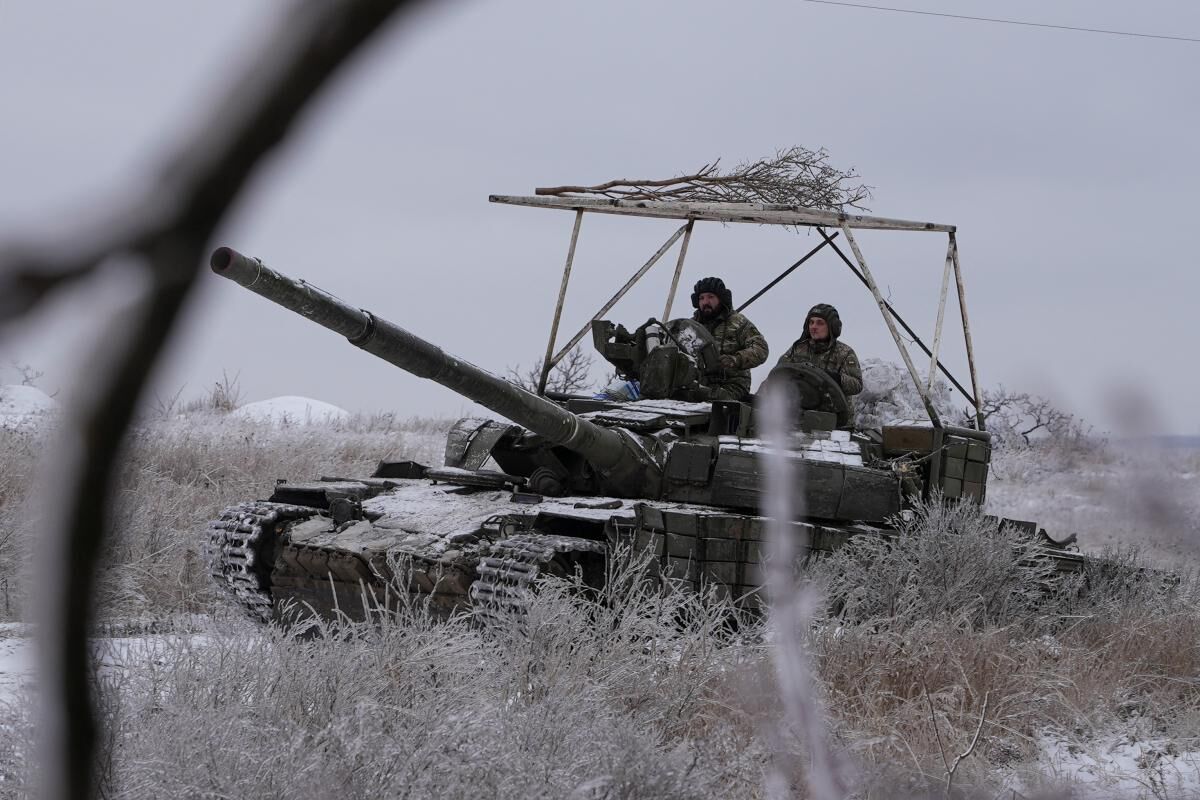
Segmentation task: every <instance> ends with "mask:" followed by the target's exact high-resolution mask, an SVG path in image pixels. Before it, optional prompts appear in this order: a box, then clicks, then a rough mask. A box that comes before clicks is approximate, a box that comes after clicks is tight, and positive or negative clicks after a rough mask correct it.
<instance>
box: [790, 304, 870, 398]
mask: <svg viewBox="0 0 1200 800" xmlns="http://www.w3.org/2000/svg"><path fill="white" fill-rule="evenodd" d="M841 335H842V318H841V317H840V316H839V315H838V311H837V309H836V308H834V307H833V306H831V305H829V304H828V303H817V304H816V305H815V306H813V307H812V308H811V309H809V312H808V316H806V317H805V318H804V333H803V334H801V336H800V338H799V339H797V340H796V341H795V342H793V343H792V346H791V347H789V348H788V350H787V352H786V353H784V354H783V355H782V356H780V358H779V363H780V364H812V365H813V366H815V367H819V368H820V369H823V370H825V372H826V373H827V374H828V375H829V377H831V378H833V379H834V380H835V381H837V384H838V386H840V387H842V392H843V393H844V394H845V395H846V404H847V406H849V412H850V419H851V420H853V419H854V401H853V400H851V399H850V398H851V396H852V395H856V394H858V393H859V392H861V391H862V390H863V380H862V368H861V367H860V366H859V364H858V356H857V355H855V353H854V349H853V348H852V347H850V345H848V344H846V343H845V342H839V341H838V337H840V336H841ZM822 410H826V411H831V410H832V409H822Z"/></svg>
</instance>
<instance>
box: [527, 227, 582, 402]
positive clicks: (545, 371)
mask: <svg viewBox="0 0 1200 800" xmlns="http://www.w3.org/2000/svg"><path fill="white" fill-rule="evenodd" d="M582 223H583V209H582V208H581V209H578V210H577V211H576V212H575V227H574V228H573V229H572V230H571V246H570V247H569V248H567V263H566V264H565V265H564V266H563V276H562V285H561V286H560V287H559V289H558V303H557V305H555V306H554V322H552V323H551V324H550V341H548V342H546V356H545V358H543V359H542V376H541V377H540V378H538V389H537V393H538V394H540V395H545V394H546V381H547V380H548V379H549V378H550V368H551V367H552V366H554V365H553V364H551V363H550V354H551V353H553V352H554V340H555V339H556V338H558V321H559V320H560V319H562V310H563V301H565V300H566V299H567V282H568V281H570V280H571V264H573V263H574V261H575V243H576V242H577V241H579V226H580V225H581V224H582Z"/></svg>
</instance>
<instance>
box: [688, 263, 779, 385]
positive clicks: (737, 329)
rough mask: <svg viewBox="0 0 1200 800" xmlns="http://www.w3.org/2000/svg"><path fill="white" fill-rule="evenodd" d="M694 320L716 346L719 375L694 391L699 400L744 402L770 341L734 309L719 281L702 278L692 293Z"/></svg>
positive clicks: (723, 286)
mask: <svg viewBox="0 0 1200 800" xmlns="http://www.w3.org/2000/svg"><path fill="white" fill-rule="evenodd" d="M692 308H694V309H696V313H694V314H693V315H692V318H693V319H694V320H696V321H697V322H699V323H700V324H701V325H703V326H704V327H705V328H706V329H707V330H708V332H709V333H710V334H712V337H713V341H714V342H715V343H716V346H717V353H718V355H719V356H720V363H721V369H720V372H719V373H717V374H715V375H711V376H709V377H708V378H707V380H706V384H707V385H702V386H699V387H697V388H696V389H694V390H693V395H694V396H695V397H696V399H698V400H745V399H746V398H747V397H748V396H749V395H750V370H751V368H753V367H757V366H758V365H759V364H762V363H763V362H764V361H766V360H767V352H768V351H767V340H766V339H765V338H763V335H762V334H761V333H759V332H758V328H756V327H754V323H753V322H751V321H750V320H748V319H747V318H746V317H745V316H744V315H742V314H739V313H738V312H737V311H734V309H733V295H732V293H730V291H729V290H728V289H726V288H725V282H724V281H723V280H721V279H720V278H701V279H700V280H698V281H696V285H695V287H694V289H693V291H692Z"/></svg>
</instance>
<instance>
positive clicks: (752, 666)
mask: <svg viewBox="0 0 1200 800" xmlns="http://www.w3.org/2000/svg"><path fill="white" fill-rule="evenodd" d="M444 427H445V424H444V423H440V424H432V423H426V422H415V423H398V422H396V421H394V420H389V419H385V418H375V419H357V420H354V421H352V422H351V423H348V424H346V425H342V426H338V427H337V428H332V429H331V428H325V427H314V428H308V427H293V428H282V429H278V428H277V429H271V428H264V427H261V426H258V425H254V424H252V423H238V422H234V421H232V420H231V419H230V418H228V417H225V416H220V415H211V414H205V415H200V416H196V417H189V418H185V419H181V420H180V419H176V420H164V421H159V422H154V423H150V424H148V425H147V426H145V427H143V428H141V429H139V430H138V431H137V432H136V434H135V435H134V437H133V439H132V440H131V442H130V444H129V447H128V450H127V454H126V457H125V461H124V466H123V469H122V473H121V482H120V487H119V490H120V492H121V502H120V504H119V510H118V512H117V522H118V525H117V533H116V536H115V537H114V541H113V542H112V543H111V550H110V553H109V559H108V564H109V565H108V567H107V568H106V576H105V580H104V581H103V586H104V597H103V601H104V609H105V613H106V615H108V616H110V617H118V618H130V617H138V618H143V619H145V618H149V619H151V620H156V621H157V622H158V624H159V626H160V628H165V629H168V630H169V629H171V627H172V626H174V627H175V629H176V633H174V634H170V635H162V634H159V635H155V636H153V637H147V638H143V639H139V640H124V641H123V640H112V639H109V640H103V641H102V642H101V646H102V647H104V648H106V652H107V656H106V659H107V662H108V663H109V665H110V666H109V667H108V668H105V669H102V670H101V671H100V677H99V680H100V682H101V686H102V691H101V697H102V702H103V717H104V720H105V722H106V730H107V731H108V736H109V739H108V742H107V744H106V754H107V756H106V758H107V760H106V762H105V774H106V780H107V781H108V784H107V785H108V787H109V796H112V797H151V796H153V797H164V796H167V797H170V796H192V797H220V796H237V797H260V796H261V797H276V796H278V797H283V796H287V797H321V796H329V795H337V796H345V797H401V796H412V797H427V796H438V797H472V798H475V797H479V796H481V795H482V796H488V797H506V798H507V797H577V798H603V797H760V796H764V794H765V792H766V790H765V788H764V787H765V785H766V783H765V779H764V775H765V773H766V771H767V770H768V769H769V767H770V765H771V764H772V763H779V753H781V752H783V753H785V754H790V758H791V762H792V763H795V764H799V765H800V769H803V765H804V764H805V763H806V760H807V752H808V751H807V745H806V743H805V742H804V741H803V738H802V736H801V735H800V734H799V733H797V732H795V730H794V729H789V727H788V726H787V725H786V724H784V725H781V724H780V723H781V722H784V723H786V722H787V721H786V720H781V716H782V712H781V710H780V707H779V702H778V698H779V696H780V695H779V692H778V691H777V688H776V687H775V685H774V682H775V678H774V674H775V672H774V671H773V670H772V669H771V665H770V661H769V657H770V654H771V652H772V644H771V642H772V641H773V639H772V635H771V634H769V633H766V631H765V629H764V628H763V625H762V622H761V621H760V620H747V619H741V620H740V621H738V622H737V623H736V624H733V621H732V620H733V618H732V617H731V612H730V610H729V609H728V608H727V607H724V606H722V605H721V604H719V603H715V602H705V601H703V600H702V599H698V598H696V597H694V596H689V595H685V594H682V593H679V592H675V591H671V590H667V591H665V592H664V591H660V590H659V589H657V588H655V587H653V586H648V585H647V584H645V583H643V582H641V581H639V580H636V579H634V578H635V576H636V575H637V574H638V571H637V564H636V559H631V558H626V559H625V560H623V561H621V562H620V563H621V564H623V565H624V566H623V567H621V572H620V574H619V576H617V578H615V579H614V580H612V581H611V582H610V588H609V589H608V590H607V591H606V593H605V594H604V595H602V596H600V597H591V598H589V597H587V596H585V595H584V594H583V593H581V592H579V591H577V590H576V588H577V587H572V586H571V585H570V582H566V583H561V582H559V583H556V582H551V583H549V584H548V585H546V586H545V587H543V591H542V593H541V594H540V595H539V597H538V600H537V601H536V604H535V606H534V608H533V610H532V613H531V616H530V618H529V621H528V624H527V625H526V631H525V633H523V634H522V633H518V632H517V631H493V632H492V633H485V632H483V631H482V630H481V629H480V628H479V627H478V626H476V625H474V624H472V620H471V619H469V618H467V617H462V618H457V619H454V620H451V621H450V622H449V623H434V622H433V621H432V620H431V619H430V618H429V616H428V615H426V614H425V613H424V611H423V609H421V608H419V607H418V608H410V609H408V610H407V612H406V613H404V614H402V615H400V616H398V617H388V618H383V619H380V620H378V621H377V622H376V623H375V624H371V625H354V624H349V623H343V624H336V625H325V626H322V627H320V628H319V629H318V630H314V631H310V632H309V635H307V636H297V635H293V634H288V633H284V632H282V631H280V630H277V629H267V630H264V629H257V628H253V627H250V626H249V625H248V623H244V622H242V621H241V620H240V619H237V618H233V617H229V616H227V613H226V611H225V610H224V606H223V605H221V604H220V603H219V602H217V601H216V598H215V597H213V595H212V594H211V592H210V589H209V587H208V582H207V579H206V578H205V576H204V574H203V571H202V568H201V564H200V563H199V558H198V544H199V541H200V537H201V536H202V535H203V532H204V529H205V523H206V521H207V520H208V519H210V518H211V517H212V516H214V515H215V514H216V513H217V512H218V511H219V510H220V508H221V507H223V506H224V505H226V504H228V503H231V502H235V501H238V500H242V499H245V498H248V497H255V496H263V495H264V494H266V493H267V492H268V491H269V489H270V486H271V483H272V478H274V477H276V476H279V477H284V476H286V477H292V478H308V477H313V476H316V475H320V474H331V473H342V474H362V473H363V472H366V471H369V470H371V469H372V468H373V467H374V466H375V463H376V462H377V461H378V460H379V459H380V458H383V457H389V458H402V457H413V458H417V459H418V460H424V461H426V463H437V462H439V461H440V455H441V442H442V433H441V431H442V429H444ZM0 443H2V445H3V448H4V450H3V457H4V458H5V463H6V468H5V470H4V472H3V474H2V475H0V501H2V502H0V520H3V523H4V527H3V531H4V534H3V535H4V536H6V538H2V539H0V555H2V556H3V560H2V561H0V576H2V578H4V579H8V580H10V581H13V580H14V579H15V578H16V577H17V576H18V575H20V574H22V571H23V570H24V565H25V552H26V551H27V549H28V544H29V539H30V538H31V536H32V532H33V530H34V529H35V528H34V520H33V519H32V518H31V515H30V513H29V508H30V507H29V505H28V494H29V485H30V481H31V480H32V475H33V473H34V468H35V465H36V464H35V462H36V460H37V455H38V453H39V452H40V449H41V446H40V440H39V439H38V438H37V437H36V436H33V435H29V434H21V435H17V434H12V433H11V432H8V433H5V434H4V438H3V439H2V440H0ZM1012 463H1017V462H1016V461H1011V462H1010V469H1011V464H1012ZM1120 463H1122V459H1121V458H1114V459H1110V460H1107V461H1105V460H1102V461H1100V462H1098V463H1095V464H1092V465H1091V466H1090V467H1088V469H1089V470H1091V471H1092V472H1095V473H1104V474H1109V473H1110V472H1112V471H1113V470H1115V469H1116V467H1117V465H1119V464H1120ZM1063 475H1064V473H1052V472H1051V473H1044V474H1041V475H1040V477H1038V479H1040V480H1041V481H1043V483H1044V484H1045V485H1046V486H1049V487H1051V488H1054V489H1055V491H1066V489H1065V488H1064V486H1065V485H1066V483H1067V481H1069V480H1070V479H1071V478H1070V476H1069V474H1068V477H1063ZM1035 477H1036V476H1035ZM1010 480H1011V478H1010ZM1179 480H1187V479H1186V478H1179ZM1000 486H1001V490H1000V496H1001V498H1003V497H1004V496H1005V495H1004V492H1009V496H1010V497H1015V496H1017V495H1016V486H1015V485H1006V482H1005V481H1003V480H1002V481H1001V482H1000ZM1037 491H1039V490H1037V489H1035V493H1036V492H1037ZM1038 496H1040V497H1043V499H1044V498H1045V497H1046V496H1048V495H1038ZM993 498H994V499H995V495H993ZM1051 510H1053V509H1051ZM1032 516H1034V517H1036V518H1045V516H1044V514H1042V513H1040V510H1039V513H1036V514H1033V515H1032ZM1110 557H1111V558H1113V559H1115V560H1117V561H1121V562H1123V563H1125V564H1127V565H1129V567H1130V568H1131V569H1133V570H1135V569H1136V568H1137V562H1138V558H1139V557H1138V555H1137V553H1136V552H1133V551H1131V550H1128V549H1127V550H1125V551H1121V552H1113V553H1111V554H1110ZM1131 569H1126V570H1124V571H1121V570H1117V571H1110V572H1096V573H1094V574H1092V575H1090V576H1089V578H1088V589H1089V590H1088V591H1087V592H1085V593H1080V592H1078V591H1077V589H1078V588H1079V587H1078V586H1077V585H1076V584H1063V585H1061V586H1059V587H1058V588H1054V587H1053V586H1051V585H1050V582H1049V576H1048V567H1047V565H1046V564H1045V563H1042V562H1040V561H1038V560H1037V559H1036V558H1035V557H1034V554H1033V553H1032V552H1031V551H1030V550H1029V547H1028V545H1027V544H1026V543H1024V542H1022V541H1021V540H1020V539H1019V538H1016V537H1014V536H1013V534H1011V533H1008V532H1005V531H1000V530H997V529H996V528H995V526H992V525H989V524H988V523H987V522H986V520H984V519H982V518H981V517H980V516H978V514H975V513H973V512H972V511H971V510H969V509H966V508H959V509H949V510H944V509H941V508H930V509H925V510H923V511H922V512H921V513H919V514H918V515H917V516H916V518H915V519H914V520H913V521H912V522H911V524H910V525H909V526H908V528H907V530H906V531H904V533H903V535H901V536H900V537H899V538H898V539H897V540H895V541H893V542H891V543H890V544H889V543H884V542H881V541H879V540H873V539H866V538H863V539H858V540H855V541H854V546H853V547H851V548H847V549H845V550H843V551H842V552H840V553H839V554H837V555H836V556H834V557H833V558H830V559H827V560H826V561H824V562H822V563H821V564H820V565H819V566H818V568H817V569H816V570H815V571H814V572H813V573H811V574H812V575H813V578H814V585H818V586H820V587H822V590H823V591H824V592H825V593H826V596H827V597H828V599H829V601H830V602H829V608H830V611H829V612H828V613H826V614H825V615H823V616H820V618H819V619H818V622H817V624H816V625H815V626H814V627H813V629H812V630H809V631H805V632H804V633H805V636H806V638H807V642H808V645H809V649H810V652H811V653H812V655H813V658H814V661H815V664H816V668H817V673H818V677H819V679H820V690H821V692H822V693H823V697H822V698H821V699H822V700H823V703H824V706H825V708H826V709H827V714H828V719H827V724H828V727H829V729H830V731H831V733H832V735H833V740H834V742H835V743H836V746H837V747H838V748H839V750H840V752H841V753H842V755H843V757H844V766H845V767H846V769H847V770H848V779H849V782H850V784H851V785H853V786H855V787H856V789H855V791H856V796H859V797H901V796H912V797H943V796H945V795H946V787H947V783H948V782H949V784H950V786H951V793H953V794H956V795H957V796H972V797H974V796H979V797H995V796H1001V793H1002V792H1004V794H1003V795H1002V796H1014V795H1013V794H1012V790H1013V789H1014V788H1017V789H1018V790H1019V792H1020V794H1018V795H1015V796H1018V797H1019V796H1025V797H1031V796H1039V795H1036V790H1038V789H1042V790H1045V789H1046V788H1050V789H1052V790H1057V791H1059V793H1058V794H1057V795H1053V796H1058V797H1065V796H1068V795H1067V794H1064V793H1063V792H1064V791H1065V790H1060V789H1058V783H1057V781H1058V780H1059V777H1058V776H1056V775H1054V774H1053V772H1054V770H1053V767H1052V765H1048V764H1047V763H1046V762H1045V761H1044V759H1043V758H1042V753H1043V751H1044V746H1043V743H1042V740H1043V738H1044V737H1045V736H1046V735H1047V734H1048V732H1050V733H1053V734H1054V735H1055V736H1057V737H1060V738H1064V739H1069V740H1071V741H1073V742H1078V743H1080V746H1087V744H1088V743H1089V742H1099V741H1102V739H1101V738H1100V737H1102V736H1103V735H1104V734H1105V733H1106V732H1110V731H1113V730H1123V731H1124V730H1127V731H1135V730H1136V731H1138V732H1139V733H1138V735H1141V736H1144V737H1154V738H1155V741H1164V742H1167V743H1168V744H1165V745H1163V746H1162V747H1161V748H1160V750H1161V751H1162V753H1167V754H1168V755H1169V751H1170V750H1171V748H1174V751H1175V752H1183V751H1188V750H1193V751H1194V750H1197V749H1200V742H1197V741H1196V739H1195V734H1194V733H1193V731H1194V730H1196V729H1197V722H1198V721H1200V685H1198V683H1197V679H1196V677H1195V676H1196V675H1200V590H1198V589H1197V586H1198V584H1197V581H1196V579H1195V578H1194V576H1191V575H1185V576H1183V577H1182V579H1181V580H1180V582H1179V583H1178V584H1176V585H1164V584H1163V583H1162V582H1154V581H1138V580H1125V579H1124V578H1123V577H1122V576H1128V575H1129V574H1131ZM10 603H11V605H10V609H11V610H10V611H9V612H8V615H7V618H8V619H19V618H21V616H22V614H23V612H24V609H23V608H22V607H21V604H20V593H19V592H17V591H15V590H14V591H11V592H10ZM189 612H191V613H192V614H195V613H196V612H198V613H199V614H200V616H199V617H196V616H194V615H193V616H184V615H186V614H188V613H189ZM180 620H183V622H182V623H181V622H180ZM197 620H199V621H197ZM116 664H120V665H121V666H120V667H119V668H117V667H116V666H115V665H116ZM0 726H3V727H4V728H5V731H6V735H5V736H0V796H21V795H23V794H24V791H25V790H24V789H23V788H22V787H24V786H25V785H26V781H27V779H28V776H29V775H30V774H31V770H32V767H33V764H32V762H31V761H30V760H29V753H30V752H31V750H30V747H31V745H30V742H31V741H32V735H33V734H32V723H31V720H30V705H29V704H28V703H25V702H19V703H17V704H15V705H14V706H12V707H11V708H7V709H4V710H3V712H2V713H0ZM780 731H783V733H780ZM789 731H790V733H789ZM977 733H978V741H977V742H975V746H974V747H972V742H973V741H975V737H976V734H977ZM1155 752H1159V751H1155ZM963 753H968V755H967V756H966V757H964V758H962V759H961V761H960V762H959V763H957V764H955V759H956V757H957V756H958V755H960V754H963ZM1168 755H1163V756H1162V759H1168ZM1147 758H1148V760H1147V762H1146V766H1145V769H1142V768H1141V767H1136V768H1133V769H1134V771H1135V772H1136V773H1137V775H1136V776H1135V777H1136V778H1137V779H1138V780H1141V781H1142V783H1143V785H1144V788H1145V791H1144V792H1142V793H1141V795H1140V796H1145V797H1172V796H1177V795H1175V794H1172V793H1171V792H1169V791H1168V790H1167V789H1166V788H1164V787H1166V784H1165V783H1163V782H1162V780H1163V779H1162V778H1155V777H1154V776H1155V774H1157V773H1155V772H1154V770H1155V769H1160V770H1161V765H1162V764H1164V763H1167V761H1166V760H1160V761H1153V759H1149V757H1147ZM1172 763H1173V762H1172ZM948 773H951V774H950V775H949V776H948ZM801 777H802V776H799V775H797V776H795V777H794V785H793V793H794V794H795V796H805V788H804V786H805V783H804V781H803V780H802V779H801ZM948 777H949V780H948ZM1155 780H1158V781H1159V783H1157V784H1156V783H1155ZM1017 781H1019V783H1017ZM1040 796H1052V795H1040ZM1073 796H1080V797H1083V796H1098V795H1094V794H1093V795H1087V794H1084V793H1082V790H1080V789H1078V787H1076V794H1075V795H1073ZM1120 796H1139V795H1138V794H1136V793H1135V794H1133V795H1120Z"/></svg>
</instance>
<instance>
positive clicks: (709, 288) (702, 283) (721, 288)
mask: <svg viewBox="0 0 1200 800" xmlns="http://www.w3.org/2000/svg"><path fill="white" fill-rule="evenodd" d="M705 292H709V293H711V294H715V295H716V296H717V298H718V299H719V300H720V301H721V310H723V311H733V293H732V292H730V291H729V290H728V289H726V288H725V281H723V280H721V279H720V278H701V279H700V280H698V281H696V285H695V286H693V287H692V308H699V307H700V295H702V294H704V293H705Z"/></svg>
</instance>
